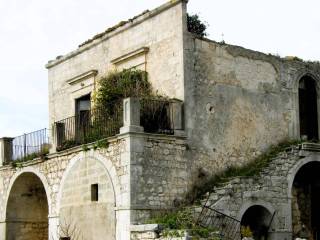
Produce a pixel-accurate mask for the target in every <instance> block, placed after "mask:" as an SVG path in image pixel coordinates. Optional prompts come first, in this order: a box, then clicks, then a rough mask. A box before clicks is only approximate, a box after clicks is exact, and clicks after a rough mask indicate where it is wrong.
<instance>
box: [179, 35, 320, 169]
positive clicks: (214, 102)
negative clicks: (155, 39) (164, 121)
mask: <svg viewBox="0 0 320 240" xmlns="http://www.w3.org/2000/svg"><path fill="white" fill-rule="evenodd" d="M185 42H186V43H185V64H186V68H185V69H186V70H185V71H186V72H185V76H186V80H185V82H186V86H185V88H186V90H185V91H186V100H185V104H186V107H185V109H186V110H185V112H186V113H185V115H186V132H187V135H188V138H189V145H190V148H191V149H190V150H191V151H190V154H189V159H190V160H191V161H193V163H194V171H196V170H197V169H199V168H203V169H207V170H208V171H209V172H211V173H213V172H217V171H221V170H223V169H225V168H227V167H228V166H231V165H243V164H244V163H247V162H248V161H250V160H252V159H254V158H255V157H256V156H257V155H259V154H260V153H261V152H262V151H264V150H265V149H267V148H268V147H269V146H270V145H272V144H277V143H279V142H281V141H283V140H285V139H288V138H295V137H297V134H298V130H297V128H298V125H297V118H298V112H297V104H298V103H297V101H298V93H297V83H296V82H297V81H298V79H299V75H301V74H303V73H308V72H310V65H308V64H306V63H303V62H297V61H284V60H283V59H280V58H279V57H275V56H272V55H266V54H263V53H259V52H255V51H252V50H247V49H244V48H241V47H237V46H231V45H226V44H220V43H216V42H213V41H210V40H201V39H197V38H195V37H193V36H191V35H190V34H186V33H185ZM318 69H319V68H318ZM312 72H316V71H315V69H312ZM300 77H301V76H300Z"/></svg>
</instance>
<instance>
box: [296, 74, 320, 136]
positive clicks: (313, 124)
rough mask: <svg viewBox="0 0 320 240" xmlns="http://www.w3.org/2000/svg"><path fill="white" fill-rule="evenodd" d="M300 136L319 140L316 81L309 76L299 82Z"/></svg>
mask: <svg viewBox="0 0 320 240" xmlns="http://www.w3.org/2000/svg"><path fill="white" fill-rule="evenodd" d="M299 116H300V136H301V138H306V139H307V140H318V139H319V135H318V108H317V90H316V84H315V81H314V80H313V79H312V78H311V77H308V76H305V77H303V78H302V79H301V80H300V82H299Z"/></svg>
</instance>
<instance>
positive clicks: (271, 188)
mask: <svg viewBox="0 0 320 240" xmlns="http://www.w3.org/2000/svg"><path fill="white" fill-rule="evenodd" d="M319 161H320V155H319V153H314V152H307V151H301V149H300V148H299V147H293V148H290V149H288V151H285V152H282V153H280V154H279V155H278V157H276V158H275V159H273V161H272V162H271V164H270V165H269V166H268V167H267V168H265V169H264V170H263V171H262V172H261V174H260V175H257V176H255V177H245V178H239V177H238V178H234V179H233V180H231V181H229V182H228V183H226V184H225V185H224V186H222V187H219V188H215V189H214V190H213V192H212V193H211V194H210V197H209V199H208V201H207V200H205V201H204V202H203V204H206V205H207V206H210V207H212V208H214V209H216V210H218V211H221V212H223V213H225V214H227V215H229V216H232V217H234V218H237V219H238V220H241V219H242V216H243V215H244V213H245V212H246V210H247V209H248V208H249V207H251V206H255V205H258V206H263V207H264V208H266V210H268V211H269V213H270V214H271V215H273V214H274V213H275V216H274V218H273V221H272V224H271V227H270V230H269V236H270V239H272V240H274V239H284V238H286V239H291V238H292V235H291V234H292V231H293V230H295V231H294V233H297V232H298V231H299V230H300V228H299V226H300V225H301V222H300V221H301V217H300V216H298V215H299V214H303V215H304V216H307V215H308V212H307V211H310V208H308V204H306V205H303V204H302V205H301V204H300V206H303V207H304V209H301V208H300V209H299V207H298V206H297V201H298V199H297V198H296V196H297V194H296V192H295V189H294V188H293V187H292V185H293V181H294V178H295V176H296V173H297V172H298V170H299V169H300V168H301V167H302V166H304V165H305V164H307V163H312V162H319ZM305 197H306V196H305ZM300 198H301V196H300ZM305 200H306V201H305V203H307V202H308V199H307V198H306V199H305ZM309 216H310V215H309ZM302 218H303V217H302ZM292 228H296V229H292Z"/></svg>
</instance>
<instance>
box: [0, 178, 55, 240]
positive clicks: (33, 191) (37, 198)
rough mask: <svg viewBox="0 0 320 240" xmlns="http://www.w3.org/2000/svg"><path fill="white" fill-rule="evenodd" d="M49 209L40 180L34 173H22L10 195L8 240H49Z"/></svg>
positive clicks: (7, 223) (7, 222)
mask: <svg viewBox="0 0 320 240" xmlns="http://www.w3.org/2000/svg"><path fill="white" fill-rule="evenodd" d="M48 209H49V206H48V200H47V195H46V191H45V189H44V185H43V183H42V182H41V180H40V178H39V177H38V176H36V175H35V174H33V173H29V172H28V173H22V174H21V175H20V176H19V177H18V178H17V179H16V180H15V182H14V184H13V186H12V188H11V191H10V193H9V199H8V204H7V213H6V240H19V239H23V240H48V212H49V210H48ZM1 239H2V238H1Z"/></svg>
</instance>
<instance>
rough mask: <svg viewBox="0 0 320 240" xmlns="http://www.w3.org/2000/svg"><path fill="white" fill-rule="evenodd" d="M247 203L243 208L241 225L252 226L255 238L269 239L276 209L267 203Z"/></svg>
mask: <svg viewBox="0 0 320 240" xmlns="http://www.w3.org/2000/svg"><path fill="white" fill-rule="evenodd" d="M260 203H261V202H260ZM246 205H247V206H245V207H244V208H243V209H242V210H241V218H240V224H241V226H246V227H250V230H251V231H252V233H253V237H254V239H257V240H260V239H261V240H262V239H267V237H268V231H269V225H270V224H271V221H272V217H273V214H274V209H273V208H272V207H271V206H270V205H269V204H265V203H263V204H251V205H248V204H246Z"/></svg>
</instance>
